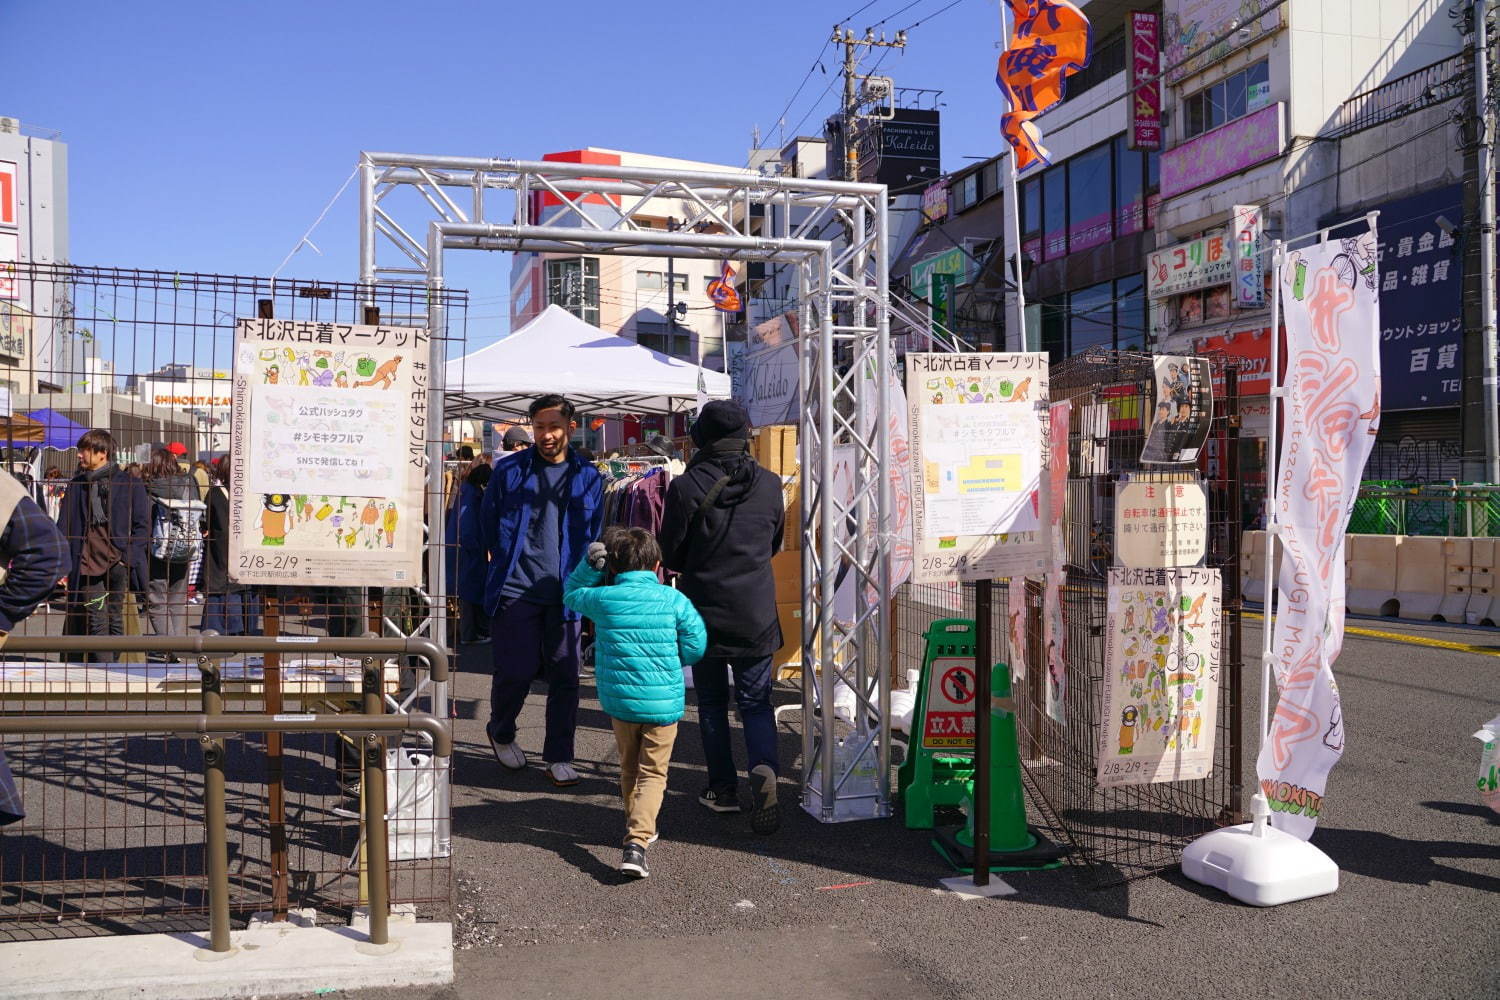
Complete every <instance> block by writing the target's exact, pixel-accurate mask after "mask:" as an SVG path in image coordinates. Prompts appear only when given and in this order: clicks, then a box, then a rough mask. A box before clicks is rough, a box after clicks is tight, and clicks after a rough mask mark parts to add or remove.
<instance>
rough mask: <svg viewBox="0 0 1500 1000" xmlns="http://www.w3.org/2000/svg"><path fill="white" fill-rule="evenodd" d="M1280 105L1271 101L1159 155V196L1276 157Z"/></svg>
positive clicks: (1279, 143) (1280, 143)
mask: <svg viewBox="0 0 1500 1000" xmlns="http://www.w3.org/2000/svg"><path fill="white" fill-rule="evenodd" d="M1281 109H1282V105H1281V104H1279V103H1278V104H1273V105H1271V106H1270V107H1268V108H1262V109H1261V110H1259V111H1256V112H1254V113H1253V114H1248V115H1246V116H1245V117H1243V118H1237V119H1235V120H1234V121H1232V122H1230V123H1229V124H1228V125H1221V126H1220V127H1218V128H1216V129H1214V130H1213V131H1212V132H1205V133H1204V134H1203V135H1200V136H1198V137H1197V138H1196V139H1192V140H1189V141H1188V142H1185V143H1183V144H1182V145H1180V146H1177V147H1175V148H1173V149H1169V150H1167V151H1166V152H1164V153H1162V154H1161V196H1162V197H1163V198H1171V197H1173V196H1175V195H1179V194H1182V193H1183V192H1184V191H1191V190H1192V189H1193V188H1196V187H1202V186H1203V185H1205V184H1209V183H1212V182H1213V181H1216V180H1220V179H1222V178H1225V177H1232V176H1234V175H1235V174H1237V173H1240V172H1241V171H1243V170H1248V169H1250V168H1251V167H1253V166H1256V165H1258V164H1261V163H1264V162H1265V161H1267V160H1271V159H1275V158H1276V157H1278V156H1280V155H1281V150H1282V147H1283V146H1284V145H1285V142H1284V139H1283V136H1282V114H1281Z"/></svg>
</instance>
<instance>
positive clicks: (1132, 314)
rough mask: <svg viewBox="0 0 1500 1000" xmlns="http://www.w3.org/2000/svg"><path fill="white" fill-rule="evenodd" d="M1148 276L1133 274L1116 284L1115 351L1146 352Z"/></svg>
mask: <svg viewBox="0 0 1500 1000" xmlns="http://www.w3.org/2000/svg"><path fill="white" fill-rule="evenodd" d="M1148 322H1149V318H1148V313H1147V311H1146V276H1145V275H1144V274H1133V275H1131V276H1130V277H1128V278H1120V279H1119V280H1117V281H1116V282H1115V349H1116V350H1120V351H1144V350H1145V349H1146V335H1147V332H1148V330H1147V324H1148Z"/></svg>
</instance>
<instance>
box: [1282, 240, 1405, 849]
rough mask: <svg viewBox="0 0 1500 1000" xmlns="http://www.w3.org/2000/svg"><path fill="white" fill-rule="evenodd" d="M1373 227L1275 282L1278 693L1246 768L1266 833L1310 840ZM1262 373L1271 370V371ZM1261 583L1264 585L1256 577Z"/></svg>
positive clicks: (1364, 380) (1376, 301) (1374, 294)
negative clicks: (1278, 308) (1267, 817)
mask: <svg viewBox="0 0 1500 1000" xmlns="http://www.w3.org/2000/svg"><path fill="white" fill-rule="evenodd" d="M1376 246H1377V243H1376V235H1375V227H1374V225H1373V224H1372V225H1371V227H1370V231H1369V232H1367V233H1364V234H1362V235H1360V236H1359V237H1357V238H1355V239H1347V240H1328V241H1326V242H1324V243H1322V244H1320V245H1317V246H1312V247H1308V248H1306V249H1302V250H1297V251H1294V252H1293V253H1292V254H1291V255H1290V256H1289V257H1288V258H1287V259H1286V260H1284V261H1282V262H1280V264H1279V269H1278V273H1277V275H1276V280H1277V281H1280V282H1281V283H1282V286H1283V287H1282V290H1281V301H1282V303H1283V304H1284V319H1285V323H1286V375H1285V378H1284V384H1283V386H1282V391H1283V393H1284V397H1283V400H1284V401H1283V403H1282V406H1283V407H1284V409H1283V411H1282V413H1283V418H1282V419H1283V423H1284V426H1285V427H1286V434H1287V440H1288V441H1290V442H1293V444H1292V445H1291V447H1288V448H1283V449H1282V456H1281V461H1280V463H1279V464H1278V467H1277V476H1276V482H1277V486H1276V496H1275V500H1274V503H1275V504H1276V528H1277V531H1278V532H1279V533H1280V535H1281V543H1282V553H1281V572H1280V576H1279V581H1278V589H1279V593H1280V600H1279V601H1278V602H1277V610H1276V623H1275V629H1274V631H1273V633H1272V634H1273V636H1274V638H1273V642H1272V648H1273V649H1274V650H1275V659H1274V660H1273V663H1272V667H1273V669H1274V671H1275V675H1276V689H1277V692H1278V694H1279V700H1278V701H1277V703H1276V714H1275V716H1274V717H1273V718H1272V720H1271V732H1270V734H1269V735H1268V737H1267V738H1266V739H1265V740H1264V741H1262V743H1261V749H1260V759H1259V761H1258V762H1257V770H1258V772H1259V777H1260V786H1261V790H1262V792H1264V794H1265V796H1266V799H1267V801H1268V802H1269V803H1270V806H1271V823H1272V825H1273V826H1275V827H1276V828H1277V829H1278V830H1284V831H1285V832H1287V833H1290V834H1293V835H1295V836H1298V837H1301V838H1302V839H1303V840H1306V839H1308V838H1309V837H1311V836H1312V833H1313V828H1314V826H1315V825H1316V824H1317V822H1318V816H1319V814H1320V813H1321V812H1322V808H1323V789H1324V786H1325V785H1326V783H1327V781H1328V772H1329V771H1330V770H1332V769H1333V765H1334V764H1336V763H1338V759H1339V756H1340V755H1341V754H1342V753H1343V752H1344V713H1343V709H1342V706H1341V705H1340V702H1339V688H1338V684H1337V683H1336V682H1335V681H1334V678H1333V663H1334V660H1336V659H1338V655H1339V650H1340V648H1341V647H1342V646H1343V642H1344V532H1345V529H1346V528H1347V526H1348V524H1349V512H1350V511H1351V510H1353V508H1354V498H1355V495H1356V493H1357V492H1358V490H1359V482H1360V476H1361V473H1362V470H1363V469H1364V465H1365V459H1367V458H1368V457H1369V455H1370V449H1371V448H1372V447H1373V446H1374V444H1375V433H1376V430H1377V429H1378V427H1379V426H1380V292H1379V290H1378V282H1377V280H1376V276H1375V271H1374V270H1371V271H1370V273H1369V275H1368V276H1365V275H1364V274H1362V273H1361V272H1359V271H1358V270H1357V268H1356V266H1355V265H1354V264H1353V263H1351V261H1364V260H1371V261H1373V260H1374V259H1375V256H1376ZM1273 374H1274V373H1273ZM1268 585H1269V584H1268Z"/></svg>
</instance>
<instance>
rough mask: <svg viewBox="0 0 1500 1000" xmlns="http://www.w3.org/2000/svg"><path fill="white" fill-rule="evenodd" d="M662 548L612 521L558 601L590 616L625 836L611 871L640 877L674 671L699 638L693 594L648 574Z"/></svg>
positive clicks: (697, 651)
mask: <svg viewBox="0 0 1500 1000" xmlns="http://www.w3.org/2000/svg"><path fill="white" fill-rule="evenodd" d="M660 568H661V549H660V548H658V547H657V544H656V539H655V538H654V537H653V536H652V534H651V532H649V531H647V530H646V529H644V528H621V527H614V528H610V529H608V530H607V531H605V532H604V540H603V541H601V542H594V543H593V544H591V545H590V546H589V548H588V556H587V558H586V559H585V560H584V561H583V562H580V563H579V564H578V566H577V568H575V569H574V570H573V572H572V573H571V574H570V575H569V576H568V580H567V583H566V584H565V587H564V590H563V604H565V605H567V607H568V608H570V609H571V610H573V611H576V612H578V613H579V614H581V615H584V616H585V617H587V618H588V619H590V620H591V621H592V622H593V623H594V631H595V635H596V637H597V638H596V639H595V643H596V645H595V647H594V648H595V650H596V653H595V665H594V670H595V676H596V678H597V679H598V686H599V704H600V705H601V706H602V707H603V709H604V711H605V712H606V713H608V714H609V717H610V720H611V722H612V724H613V727H614V731H615V745H616V746H617V747H618V748H619V751H620V798H621V799H622V800H623V801H624V803H625V845H624V853H623V855H622V857H621V860H620V871H621V872H622V873H623V874H625V875H630V876H634V877H636V878H646V877H647V876H648V875H650V874H651V870H650V869H649V868H648V867H647V865H646V848H647V847H649V846H650V845H651V844H653V843H654V842H655V841H656V839H657V837H656V816H657V813H659V812H660V811H661V800H662V797H663V796H664V795H665V794H666V791H667V765H668V764H669V763H670V761H671V759H672V745H673V744H674V743H675V742H676V741H677V723H678V720H680V719H681V718H682V710H683V693H682V692H683V684H682V670H683V668H684V667H686V666H688V665H690V664H692V663H696V662H697V660H698V658H699V657H700V656H702V655H703V651H704V649H705V648H706V647H707V642H708V638H707V636H706V635H705V634H704V631H703V619H702V618H701V617H699V615H698V612H697V611H695V610H694V609H693V605H692V602H691V601H689V600H688V599H687V598H686V597H684V596H683V595H682V594H680V593H678V592H677V591H675V590H673V589H672V588H671V587H665V586H663V585H662V584H661V583H660V582H659V581H658V580H657V578H656V572H657V570H658V569H660Z"/></svg>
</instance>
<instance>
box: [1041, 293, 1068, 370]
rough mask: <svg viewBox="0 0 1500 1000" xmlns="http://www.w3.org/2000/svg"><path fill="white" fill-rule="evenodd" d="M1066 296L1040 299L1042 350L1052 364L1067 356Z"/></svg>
mask: <svg viewBox="0 0 1500 1000" xmlns="http://www.w3.org/2000/svg"><path fill="white" fill-rule="evenodd" d="M1066 302H1067V297H1066V296H1061V295H1059V296H1056V297H1054V298H1050V299H1043V300H1042V344H1041V348H1042V350H1044V351H1046V352H1047V357H1048V359H1049V361H1050V362H1051V363H1052V364H1056V363H1057V362H1059V361H1061V360H1062V359H1063V358H1066V357H1067V356H1068V309H1067V305H1066Z"/></svg>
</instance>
